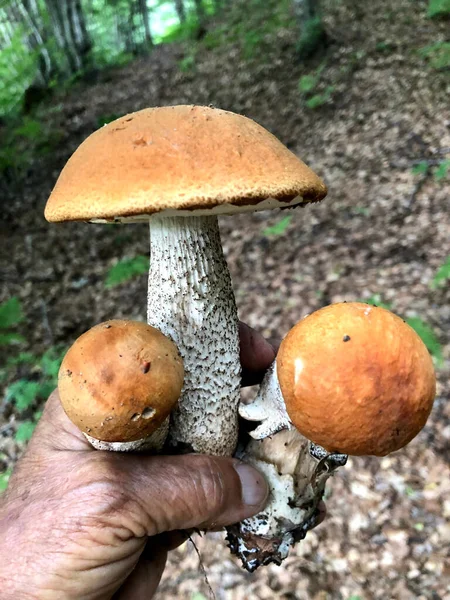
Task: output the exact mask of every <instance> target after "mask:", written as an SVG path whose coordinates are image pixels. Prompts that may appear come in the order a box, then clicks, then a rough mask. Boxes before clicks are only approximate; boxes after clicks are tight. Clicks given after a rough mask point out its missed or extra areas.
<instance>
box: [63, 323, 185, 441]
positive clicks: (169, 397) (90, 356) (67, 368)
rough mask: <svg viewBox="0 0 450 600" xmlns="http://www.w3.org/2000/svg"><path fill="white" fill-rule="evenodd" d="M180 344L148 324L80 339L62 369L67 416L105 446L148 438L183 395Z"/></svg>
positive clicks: (104, 326) (110, 328)
mask: <svg viewBox="0 0 450 600" xmlns="http://www.w3.org/2000/svg"><path fill="white" fill-rule="evenodd" d="M183 378H184V369H183V361H182V358H181V356H180V355H179V353H178V349H177V347H176V345H175V344H174V343H173V342H172V341H171V340H169V339H168V338H167V337H166V336H165V335H163V334H162V333H161V332H160V331H158V330H157V329H155V328H154V327H151V326H150V325H147V324H146V323H140V322H134V321H119V320H114V321H107V322H105V323H101V324H99V325H96V326H95V327H93V328H92V329H89V331H87V332H86V333H84V334H83V335H82V336H80V337H79V338H78V339H77V340H76V342H75V343H74V344H73V345H72V346H71V348H70V349H69V351H68V352H67V354H66V355H65V357H64V360H63V362H62V364H61V368H60V371H59V377H58V389H59V394H60V398H61V402H62V405H63V407H64V410H65V412H66V413H67V415H68V417H69V418H70V419H71V421H72V422H73V423H75V425H77V427H78V428H79V429H80V430H81V431H83V432H84V433H87V434H89V435H90V436H91V437H93V438H96V439H98V440H102V441H105V442H128V441H134V440H139V439H145V438H146V437H148V436H149V435H150V434H151V433H153V432H154V431H155V430H156V429H157V428H158V427H159V426H160V425H161V424H162V423H163V421H164V420H165V419H166V418H167V416H168V415H169V413H170V412H171V410H172V409H173V408H174V406H175V404H176V403H177V401H178V398H179V397H180V394H181V388H182V386H183Z"/></svg>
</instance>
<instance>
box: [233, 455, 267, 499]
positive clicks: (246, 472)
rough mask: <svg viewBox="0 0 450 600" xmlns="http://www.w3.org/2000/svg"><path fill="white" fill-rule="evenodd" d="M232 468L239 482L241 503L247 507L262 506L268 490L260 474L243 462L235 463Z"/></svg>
mask: <svg viewBox="0 0 450 600" xmlns="http://www.w3.org/2000/svg"><path fill="white" fill-rule="evenodd" d="M234 468H235V470H236V473H237V474H238V475H239V479H240V480H241V489H242V502H243V503H244V504H247V505H248V506H258V505H260V504H262V503H263V502H264V500H265V499H266V498H267V495H268V493H269V490H268V487H267V483H266V480H265V479H264V477H263V476H262V475H261V473H259V472H258V471H257V470H256V469H254V468H253V467H251V466H250V465H246V464H245V463H243V462H236V463H235V465H234Z"/></svg>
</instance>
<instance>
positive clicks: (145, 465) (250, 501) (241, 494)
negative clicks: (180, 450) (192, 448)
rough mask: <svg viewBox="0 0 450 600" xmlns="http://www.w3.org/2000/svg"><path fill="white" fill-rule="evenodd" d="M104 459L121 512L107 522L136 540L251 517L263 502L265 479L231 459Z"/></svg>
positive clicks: (122, 456)
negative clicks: (115, 486)
mask: <svg viewBox="0 0 450 600" xmlns="http://www.w3.org/2000/svg"><path fill="white" fill-rule="evenodd" d="M104 456H105V460H107V461H108V462H109V467H110V471H113V472H115V473H116V475H117V476H118V477H119V478H120V485H121V490H122V494H123V500H122V502H121V504H123V506H124V508H123V509H122V508H121V509H120V510H115V511H114V513H113V514H112V515H111V518H112V519H114V520H116V519H118V520H119V522H118V523H117V526H118V527H122V528H124V527H125V528H126V529H127V530H128V531H131V532H132V533H133V535H135V536H136V537H140V536H142V535H143V534H145V535H147V536H154V535H158V534H160V533H162V532H165V531H173V530H177V529H192V528H194V527H197V528H199V529H209V528H215V527H224V526H225V525H230V524H232V523H236V522H238V521H241V520H242V519H246V518H248V517H250V516H252V515H254V514H256V513H257V512H259V511H260V510H262V508H263V507H264V505H265V502H266V499H267V495H268V488H267V484H266V482H265V480H264V477H263V476H262V475H261V474H260V473H259V472H258V471H256V469H254V468H253V467H251V466H250V465H246V464H244V463H242V462H240V461H238V460H236V459H232V458H222V457H211V456H201V455H192V454H191V455H189V454H185V455H182V456H135V455H132V456H130V455H129V456H124V455H117V454H114V455H113V454H105V455H104ZM114 524H116V523H114Z"/></svg>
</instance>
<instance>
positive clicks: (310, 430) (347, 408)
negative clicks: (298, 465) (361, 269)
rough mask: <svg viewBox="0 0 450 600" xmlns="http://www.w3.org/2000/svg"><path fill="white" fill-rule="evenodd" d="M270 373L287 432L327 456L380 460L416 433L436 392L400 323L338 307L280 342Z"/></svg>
mask: <svg viewBox="0 0 450 600" xmlns="http://www.w3.org/2000/svg"><path fill="white" fill-rule="evenodd" d="M277 372H278V378H279V382H280V387H281V391H282V394H283V398H284V401H285V404H286V409H287V412H288V414H289V417H290V419H291V421H292V422H293V424H294V425H295V427H296V428H297V429H298V430H299V431H300V433H302V434H303V435H304V436H306V437H307V438H308V439H310V440H312V441H313V442H315V443H316V444H320V445H321V446H323V447H324V448H326V449H327V450H328V451H330V452H332V451H335V452H342V453H345V454H352V455H376V456H384V455H386V454H389V453H390V452H393V451H394V450H398V449H399V448H402V447H403V446H405V445H406V444H407V443H408V442H410V441H411V440H412V438H414V437H415V436H416V435H417V434H418V433H419V431H420V430H421V429H422V428H423V426H424V425H425V423H426V420H427V418H428V416H429V414H430V411H431V408H432V405H433V400H434V397H435V393H436V380H435V373H434V368H433V363H432V359H431V357H430V355H429V353H428V350H427V348H426V347H425V345H424V343H423V342H422V340H421V339H420V337H419V336H418V335H417V334H416V332H415V331H414V330H413V329H412V328H411V327H410V326H409V325H407V324H406V323H405V322H404V321H403V320H402V319H401V318H399V317H397V316H396V315H394V314H393V313H391V312H390V311H388V310H385V309H383V308H380V307H375V306H370V305H368V304H363V303H358V302H350V303H338V304H333V305H330V306H327V307H325V308H322V309H320V310H318V311H316V312H314V313H312V314H310V315H308V316H307V317H306V318H305V319H303V320H301V321H300V322H299V323H297V325H296V326H294V327H293V328H292V329H291V330H290V332H289V333H288V334H287V336H286V338H285V339H284V340H283V342H282V344H281V346H280V351H279V354H278V358H277Z"/></svg>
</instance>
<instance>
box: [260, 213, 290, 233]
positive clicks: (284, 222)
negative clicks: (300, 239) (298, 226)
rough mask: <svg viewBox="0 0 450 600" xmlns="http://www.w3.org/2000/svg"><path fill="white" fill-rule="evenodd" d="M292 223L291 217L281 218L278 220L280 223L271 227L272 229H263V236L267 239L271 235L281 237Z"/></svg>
mask: <svg viewBox="0 0 450 600" xmlns="http://www.w3.org/2000/svg"><path fill="white" fill-rule="evenodd" d="M291 221H292V216H291V215H289V216H287V217H283V218H282V219H280V221H278V223H275V225H272V227H266V229H264V231H263V235H266V236H268V237H270V236H272V235H282V234H283V233H284V232H285V231H286V229H287V228H288V227H289V224H290V222H291Z"/></svg>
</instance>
